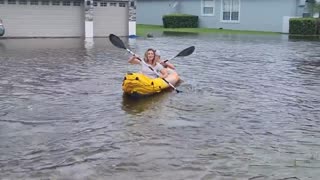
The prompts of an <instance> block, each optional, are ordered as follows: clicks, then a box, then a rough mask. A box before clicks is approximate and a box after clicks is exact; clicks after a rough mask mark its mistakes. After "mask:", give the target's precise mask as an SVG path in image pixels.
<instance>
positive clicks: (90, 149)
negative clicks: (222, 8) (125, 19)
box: [0, 34, 320, 180]
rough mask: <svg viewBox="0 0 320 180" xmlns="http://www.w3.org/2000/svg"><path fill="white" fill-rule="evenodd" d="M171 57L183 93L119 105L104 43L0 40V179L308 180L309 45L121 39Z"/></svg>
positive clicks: (318, 74) (313, 60)
mask: <svg viewBox="0 0 320 180" xmlns="http://www.w3.org/2000/svg"><path fill="white" fill-rule="evenodd" d="M123 40H124V42H125V43H126V44H127V45H128V46H129V48H130V49H131V50H133V51H134V52H135V53H137V54H139V55H142V54H143V53H144V51H145V50H146V49H147V48H149V47H154V48H158V49H160V50H161V52H162V55H163V58H170V57H173V56H175V55H176V54H177V53H179V51H181V50H183V49H184V48H186V47H189V46H191V45H194V46H195V47H196V50H195V52H194V53H193V54H192V55H190V56H188V57H184V58H175V59H173V60H172V61H171V62H172V63H173V64H175V65H176V68H177V70H178V72H179V73H180V75H181V78H182V79H183V82H182V83H181V84H180V85H179V86H178V89H179V90H182V91H183V93H178V94H177V93H176V92H174V91H169V92H165V93H162V94H159V95H157V96H153V97H150V98H146V99H130V98H127V97H126V96H123V94H122V90H121V83H122V79H123V77H124V75H125V73H126V72H128V71H130V72H134V71H138V70H139V66H138V65H129V64H127V59H128V57H129V54H128V53H127V52H126V51H125V50H123V49H119V48H116V47H114V46H113V45H112V44H111V43H110V42H109V40H108V39H107V38H98V39H94V40H86V41H84V40H83V39H77V38H70V39H68V38H64V39H0V179H94V180H97V179H116V180H118V179H121V180H123V179H124V180H126V179H128V180H129V179H130V180H132V179H139V180H147V179H148V180H149V179H156V180H158V179H161V180H162V179H170V180H180V179H181V180H188V179H192V180H193V179H201V180H209V179H224V180H235V179H240V180H242V179H243V180H244V179H250V180H264V179H278V180H280V179H286V180H291V179H294V180H296V179H301V180H306V179H307V180H309V179H312V180H313V179H318V178H319V177H320V42H319V41H310V40H302V39H291V38H289V37H288V36H287V35H222V34H203V35H196V34H188V35H171V34H169V35H155V37H154V38H149V39H147V38H138V39H129V40H128V39H123Z"/></svg>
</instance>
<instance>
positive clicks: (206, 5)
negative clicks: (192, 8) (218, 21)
mask: <svg viewBox="0 0 320 180" xmlns="http://www.w3.org/2000/svg"><path fill="white" fill-rule="evenodd" d="M201 3H202V5H201V9H202V12H201V14H202V15H203V16H213V15H214V4H215V0H202V1H201Z"/></svg>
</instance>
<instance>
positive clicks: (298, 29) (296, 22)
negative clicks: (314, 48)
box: [289, 18, 319, 35]
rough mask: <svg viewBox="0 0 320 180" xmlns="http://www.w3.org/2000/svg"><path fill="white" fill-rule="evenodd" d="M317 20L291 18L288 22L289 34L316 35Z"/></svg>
mask: <svg viewBox="0 0 320 180" xmlns="http://www.w3.org/2000/svg"><path fill="white" fill-rule="evenodd" d="M317 23H318V20H317V19H316V18H291V19H290V21H289V33H290V34H299V35H316V34H318V32H319V31H318V28H319V27H318V25H317Z"/></svg>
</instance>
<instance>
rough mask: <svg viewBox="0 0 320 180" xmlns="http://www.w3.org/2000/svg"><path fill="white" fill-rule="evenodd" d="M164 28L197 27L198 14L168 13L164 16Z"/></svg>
mask: <svg viewBox="0 0 320 180" xmlns="http://www.w3.org/2000/svg"><path fill="white" fill-rule="evenodd" d="M162 22H163V27H164V28H197V27H198V16H195V15H190V14H168V15H164V16H162Z"/></svg>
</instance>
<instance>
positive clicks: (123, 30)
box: [93, 1, 129, 37]
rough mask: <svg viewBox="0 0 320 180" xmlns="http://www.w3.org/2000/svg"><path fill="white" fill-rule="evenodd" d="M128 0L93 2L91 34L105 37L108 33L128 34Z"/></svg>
mask: <svg viewBox="0 0 320 180" xmlns="http://www.w3.org/2000/svg"><path fill="white" fill-rule="evenodd" d="M128 11H129V10H128V2H110V1H100V2H94V10H93V35H94V36H95V37H105V36H108V35H109V34H110V33H113V34H116V35H118V36H128V26H129V25H128V21H129V20H128V19H129V17H128V16H129V14H128Z"/></svg>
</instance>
